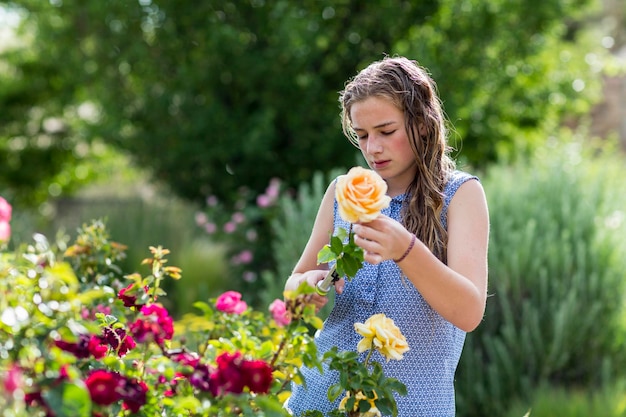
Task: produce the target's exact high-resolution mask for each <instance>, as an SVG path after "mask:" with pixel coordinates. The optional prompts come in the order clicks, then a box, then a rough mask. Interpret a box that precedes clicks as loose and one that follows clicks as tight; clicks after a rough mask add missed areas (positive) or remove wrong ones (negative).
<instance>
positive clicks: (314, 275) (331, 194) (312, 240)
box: [285, 181, 344, 309]
mask: <svg viewBox="0 0 626 417" xmlns="http://www.w3.org/2000/svg"><path fill="white" fill-rule="evenodd" d="M334 201H335V182H334V181H333V182H332V183H331V184H330V185H329V186H328V188H327V189H326V192H325V193H324V198H323V199H322V202H321V203H320V207H319V209H318V211H317V216H316V217H315V223H314V224H313V229H312V231H311V236H310V237H309V241H308V242H307V244H306V246H305V248H304V251H303V252H302V255H301V256H300V260H298V263H297V264H296V266H295V268H294V269H293V272H292V273H291V276H290V277H289V278H288V279H287V282H286V283H285V290H295V289H296V288H298V287H299V286H300V284H301V283H302V282H304V281H306V282H307V283H308V284H309V285H311V286H312V287H313V286H315V285H316V284H317V282H318V281H321V280H322V279H324V277H325V276H326V274H327V272H328V266H327V265H325V264H324V265H318V264H317V254H318V253H319V251H320V250H321V249H322V248H323V247H324V245H326V244H328V242H329V241H330V236H331V234H332V232H333V228H334V227H333V209H334V208H333V205H334ZM343 286H344V280H343V279H342V280H339V281H338V282H336V283H335V290H336V291H337V293H339V294H341V292H342V291H343ZM312 302H313V303H314V304H315V305H316V307H317V308H318V309H319V308H322V307H323V306H324V305H325V304H326V303H327V302H328V298H327V297H323V296H320V295H317V294H315V295H314V296H313V300H312Z"/></svg>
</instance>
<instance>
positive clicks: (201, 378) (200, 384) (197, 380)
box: [188, 363, 211, 391]
mask: <svg viewBox="0 0 626 417" xmlns="http://www.w3.org/2000/svg"><path fill="white" fill-rule="evenodd" d="M188 378H189V383H190V384H191V385H193V386H194V387H196V388H198V389H199V390H200V391H209V390H210V387H211V368H209V366H208V365H206V364H202V363H198V364H197V365H196V366H195V367H194V368H193V372H192V373H191V375H189V377H188Z"/></svg>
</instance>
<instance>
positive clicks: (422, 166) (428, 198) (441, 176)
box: [339, 57, 455, 262]
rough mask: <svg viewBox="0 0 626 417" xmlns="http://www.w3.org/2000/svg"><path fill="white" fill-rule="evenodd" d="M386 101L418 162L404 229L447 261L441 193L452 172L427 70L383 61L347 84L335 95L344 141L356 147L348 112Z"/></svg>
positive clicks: (398, 59) (436, 98)
mask: <svg viewBox="0 0 626 417" xmlns="http://www.w3.org/2000/svg"><path fill="white" fill-rule="evenodd" d="M372 96H375V97H381V98H385V99H387V100H389V101H390V102H391V103H392V104H393V105H394V106H396V107H397V108H398V109H399V110H401V111H402V112H403V113H404V121H405V127H406V131H407V135H408V138H409V142H410V145H411V149H412V150H413V154H414V155H415V161H416V163H417V173H416V175H415V178H413V181H412V182H411V184H410V185H409V186H408V188H407V190H406V193H407V196H408V198H406V199H405V201H404V202H403V208H402V224H403V225H404V226H405V227H406V228H407V230H409V231H410V232H412V233H414V234H415V235H416V236H417V237H418V238H419V239H420V240H421V241H422V242H424V244H425V245H426V246H428V248H429V249H430V250H431V251H432V252H433V254H435V256H437V257H438V258H439V259H440V260H442V261H443V262H446V261H447V240H448V239H447V237H448V234H447V232H446V229H445V228H444V227H443V224H442V222H441V211H442V209H443V204H444V195H443V190H444V187H445V184H446V182H447V180H448V177H449V174H450V172H451V171H452V170H454V168H455V164H454V161H453V160H452V159H451V158H450V156H449V152H450V148H449V147H448V144H447V129H446V124H447V120H446V117H445V114H444V112H443V106H442V104H441V100H440V99H439V96H438V95H437V87H436V84H435V82H434V80H433V79H432V78H431V77H430V75H429V74H428V72H427V71H426V69H424V68H423V67H421V66H420V65H419V64H418V63H417V62H416V61H413V60H409V59H407V58H404V57H385V58H384V59H382V60H380V61H377V62H374V63H372V64H371V65H369V66H368V67H367V68H365V69H363V70H362V71H361V72H359V73H358V74H357V75H356V76H355V77H354V78H352V79H351V80H348V82H347V83H346V85H345V88H344V90H343V91H342V92H341V93H340V95H339V102H340V103H341V123H342V127H343V132H344V134H345V135H346V137H347V138H348V139H349V140H350V142H352V144H354V145H355V146H356V147H359V140H358V137H357V135H356V133H355V132H354V130H353V129H352V121H351V120H350V110H351V108H352V105H353V104H354V103H356V102H359V101H362V100H364V99H366V98H368V97H372Z"/></svg>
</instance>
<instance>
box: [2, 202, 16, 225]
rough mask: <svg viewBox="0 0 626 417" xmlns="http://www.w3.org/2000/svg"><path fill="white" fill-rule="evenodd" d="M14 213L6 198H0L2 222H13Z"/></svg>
mask: <svg viewBox="0 0 626 417" xmlns="http://www.w3.org/2000/svg"><path fill="white" fill-rule="evenodd" d="M12 211H13V208H12V207H11V205H10V204H9V203H8V202H7V201H6V200H5V199H4V198H2V197H0V222H9V221H11V212H12Z"/></svg>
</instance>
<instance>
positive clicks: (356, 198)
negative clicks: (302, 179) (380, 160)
mask: <svg viewBox="0 0 626 417" xmlns="http://www.w3.org/2000/svg"><path fill="white" fill-rule="evenodd" d="M386 193H387V183H386V182H385V180H383V179H382V178H381V177H380V175H378V174H377V173H376V172H374V171H372V170H371V169H365V168H362V167H354V168H352V169H351V170H350V171H348V173H347V174H346V175H342V176H340V177H339V178H338V179H337V186H336V188H335V197H336V199H337V203H338V205H339V215H340V216H341V218H342V219H344V220H345V221H347V222H350V223H356V222H363V223H366V222H370V221H372V220H374V219H375V218H376V217H378V215H379V214H380V211H381V210H382V209H384V208H386V207H388V206H389V202H390V201H391V198H390V197H389V196H388V195H387V194H386Z"/></svg>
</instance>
